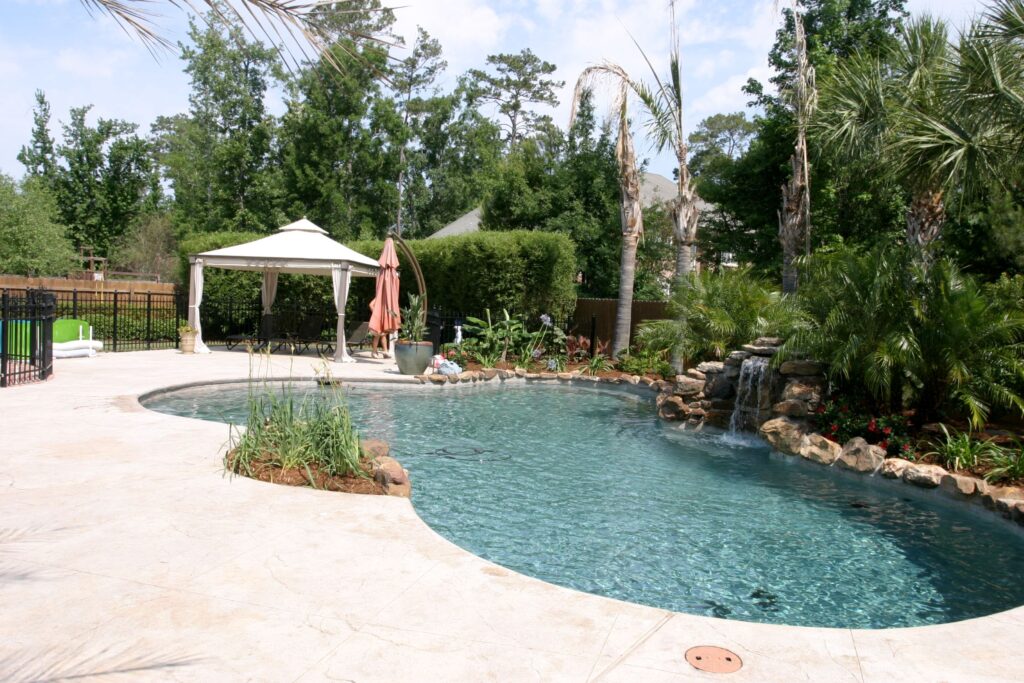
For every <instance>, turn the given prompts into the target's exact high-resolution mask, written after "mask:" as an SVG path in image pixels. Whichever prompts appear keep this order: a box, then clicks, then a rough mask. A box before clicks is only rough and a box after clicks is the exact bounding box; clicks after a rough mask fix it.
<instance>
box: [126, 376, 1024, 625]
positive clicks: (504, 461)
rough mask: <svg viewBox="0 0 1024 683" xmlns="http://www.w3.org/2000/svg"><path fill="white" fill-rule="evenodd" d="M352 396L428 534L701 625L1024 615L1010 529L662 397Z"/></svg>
mask: <svg viewBox="0 0 1024 683" xmlns="http://www.w3.org/2000/svg"><path fill="white" fill-rule="evenodd" d="M293 390H294V391H295V392H296V393H302V392H306V391H312V392H322V391H323V390H321V389H319V388H317V387H316V386H315V385H312V384H309V385H301V384H298V385H295V387H294V389H293ZM247 391H248V390H247V387H246V385H244V384H236V385H213V386H206V387H196V388H188V389H181V390H177V391H172V392H169V393H163V394H158V395H155V396H153V397H151V398H149V399H147V400H146V401H145V405H146V406H147V407H149V408H151V409H153V410H158V411H162V412H166V413H171V414H174V415H183V416H189V417H198V418H202V419H208V420H216V421H222V422H235V423H241V422H243V421H244V419H245V415H246V396H247ZM345 393H346V396H347V400H348V403H349V406H350V408H351V410H352V414H353V419H354V421H355V423H356V425H357V426H358V427H359V428H360V431H361V433H362V434H363V435H364V436H366V437H374V438H382V439H384V440H386V441H388V442H389V443H390V444H391V447H392V451H393V453H394V455H396V457H398V459H399V460H400V461H401V462H402V464H403V465H404V466H405V467H406V468H407V469H409V471H410V473H411V475H412V480H413V499H412V502H413V505H414V506H415V508H416V510H417V512H418V513H419V515H420V516H421V517H422V518H423V519H424V520H425V521H426V522H427V523H428V524H429V525H430V526H431V527H433V528H434V529H435V530H437V531H438V532H439V533H440V534H442V535H443V536H445V537H446V538H448V539H450V540H451V541H453V542H454V543H456V544H458V545H460V546H461V547H463V548H465V549H467V550H469V551H471V552H473V553H476V554H477V555H479V556H481V557H484V558H486V559H488V560H491V561H493V562H496V563H498V564H501V565H503V566H506V567H509V568H510V569H514V570H517V571H520V572H522V573H524V574H528V575H530V576H534V577H537V578H540V579H543V580H545V581H549V582H551V583H555V584H559V585H562V586H567V587H570V588H575V589H578V590H583V591H587V592H590V593H595V594H598V595H605V596H609V597H613V598H619V599H623V600H629V601H632V602H639V603H643V604H648V605H653V606H656V607H661V608H665V609H671V610H676V611H680V612H687V613H691V614H701V615H708V616H715V617H722V618H729V619H740V620H746V621H758V622H767V623H781V624H791V625H805V626H832V627H843V628H883V627H897V626H917V625H924V624H934V623H943V622H949V621H956V620H961V619H966V618H971V617H977V616H982V615H986V614H990V613H993V612H997V611H1001V610H1004V609H1009V608H1011V607H1015V606H1017V605H1020V604H1022V603H1024V581H1021V580H1020V578H1019V567H1021V566H1024V541H1022V539H1021V536H1020V535H1019V534H1017V533H1015V532H1014V530H1013V529H1012V528H1010V527H1009V526H1008V525H1006V524H1004V523H1002V522H1001V521H999V520H995V519H987V518H984V517H982V516H976V515H973V514H971V513H970V511H968V510H964V509H960V508H959V507H958V506H956V505H952V504H944V503H943V502H941V501H932V500H926V499H924V498H923V497H921V496H919V495H915V494H911V493H910V492H904V491H900V490H899V489H897V488H894V487H887V486H879V485H878V482H875V481H870V480H869V479H868V478H866V477H852V476H842V475H840V473H837V472H832V471H829V470H828V469H826V468H822V467H818V466H813V465H808V464H806V463H803V462H801V461H800V459H798V458H783V457H781V456H773V455H770V453H769V450H768V448H766V447H764V446H762V445H760V444H757V443H756V442H751V443H749V444H729V443H727V442H726V441H725V440H723V439H722V438H721V435H718V434H710V433H709V434H694V433H692V432H682V431H680V430H679V429H678V428H677V427H675V426H674V425H670V424H668V423H664V422H662V421H660V420H658V419H657V418H656V417H655V416H654V411H653V409H652V403H651V400H650V399H649V398H647V397H644V398H641V397H639V396H634V395H631V394H627V393H623V392H619V391H614V390H608V391H603V390H597V389H593V388H587V389H576V388H571V387H565V386H555V385H546V386H531V385H511V384H509V385H504V386H495V385H493V384H492V385H474V386H458V387H453V388H448V389H437V388H434V387H429V386H425V387H418V386H397V387H387V386H382V385H376V386H375V385H351V384H349V385H346V387H345ZM325 395H326V394H325Z"/></svg>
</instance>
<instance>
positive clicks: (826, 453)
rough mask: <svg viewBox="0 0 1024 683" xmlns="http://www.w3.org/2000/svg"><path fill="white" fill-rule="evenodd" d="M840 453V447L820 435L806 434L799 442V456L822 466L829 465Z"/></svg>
mask: <svg viewBox="0 0 1024 683" xmlns="http://www.w3.org/2000/svg"><path fill="white" fill-rule="evenodd" d="M842 452H843V447H842V446H840V445H839V444H837V443H836V442H835V441H829V440H828V439H826V438H825V437H823V436H822V435H821V434H807V435H805V436H804V438H803V439H801V441H800V456H801V457H803V458H807V459H808V460H812V461H814V462H818V463H821V464H822V465H831V464H832V463H834V462H835V461H836V460H837V459H838V458H839V456H840V454H842Z"/></svg>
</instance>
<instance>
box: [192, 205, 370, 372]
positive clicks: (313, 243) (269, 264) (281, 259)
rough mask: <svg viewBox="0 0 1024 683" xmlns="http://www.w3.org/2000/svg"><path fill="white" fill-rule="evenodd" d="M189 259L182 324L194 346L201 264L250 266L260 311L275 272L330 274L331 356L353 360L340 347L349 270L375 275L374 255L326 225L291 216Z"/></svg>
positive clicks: (266, 305)
mask: <svg viewBox="0 0 1024 683" xmlns="http://www.w3.org/2000/svg"><path fill="white" fill-rule="evenodd" d="M189 263H190V264H191V269H190V276H189V291H188V324H189V325H191V326H192V327H193V328H195V330H196V332H197V334H196V348H195V350H196V352H197V353H209V352H210V349H209V348H208V347H207V346H206V344H204V343H203V328H202V325H201V323H200V320H199V306H200V304H202V302H203V269H204V268H206V267H212V268H224V269H227V270H250V271H257V272H261V273H263V285H262V287H261V288H260V293H261V295H262V302H263V313H264V314H268V313H270V307H271V306H273V304H274V297H275V296H276V295H277V277H278V275H279V274H281V273H296V274H301V275H326V276H330V278H331V281H332V282H333V284H334V305H335V308H336V309H337V311H338V346H337V349H336V350H335V352H334V360H335V361H338V362H343V363H353V362H355V361H354V359H353V358H352V357H351V356H349V355H348V349H347V348H346V347H345V304H346V303H347V302H348V289H349V283H350V282H351V281H352V276H356V277H375V276H376V275H377V271H378V269H379V267H378V265H377V261H375V260H374V259H372V258H370V257H369V256H363V255H362V254H360V253H359V252H356V251H353V250H352V249H349V248H348V247H346V246H345V245H344V244H341V243H340V242H335V241H334V240H332V239H331V238H330V237H328V236H327V231H326V230H324V229H323V228H321V227H319V226H317V225H316V224H315V223H313V222H312V221H309V220H306V219H305V218H303V219H302V220H299V221H295V222H294V223H291V224H289V225H286V226H284V227H283V228H280V229H279V230H278V231H277V232H276V233H274V234H273V235H270V236H269V237H264V238H262V239H258V240H254V241H252V242H246V243H245V244H239V245H236V246H234V247H225V248H224V249H214V250H213V251H205V252H203V253H201V254H195V255H194V256H190V257H189Z"/></svg>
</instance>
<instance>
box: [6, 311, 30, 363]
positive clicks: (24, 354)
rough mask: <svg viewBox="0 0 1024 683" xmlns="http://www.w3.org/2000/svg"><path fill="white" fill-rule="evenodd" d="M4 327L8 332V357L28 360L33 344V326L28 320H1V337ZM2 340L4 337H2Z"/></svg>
mask: <svg viewBox="0 0 1024 683" xmlns="http://www.w3.org/2000/svg"><path fill="white" fill-rule="evenodd" d="M4 325H8V326H9V327H8V330H7V349H6V350H7V356H8V357H9V358H28V357H29V355H30V354H29V351H30V350H31V344H32V328H31V327H30V325H32V322H31V321H28V320H0V335H2V334H3V327H4ZM0 338H2V337H0Z"/></svg>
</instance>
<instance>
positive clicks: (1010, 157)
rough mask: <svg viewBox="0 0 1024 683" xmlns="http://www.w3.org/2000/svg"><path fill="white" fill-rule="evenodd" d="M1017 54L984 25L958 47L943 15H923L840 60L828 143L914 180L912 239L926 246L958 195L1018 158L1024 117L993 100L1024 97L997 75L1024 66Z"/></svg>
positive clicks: (997, 175)
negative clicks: (888, 39) (886, 45)
mask: <svg viewBox="0 0 1024 683" xmlns="http://www.w3.org/2000/svg"><path fill="white" fill-rule="evenodd" d="M1020 56H1021V55H1020V54H1014V53H1013V51H1004V50H998V49H996V47H995V46H994V45H993V43H992V41H990V40H989V39H988V38H985V37H982V36H981V35H980V33H979V30H978V29H975V30H973V31H971V32H970V33H968V34H967V35H965V36H964V37H963V38H962V40H961V45H960V48H959V50H956V51H954V49H953V46H952V45H951V43H950V42H949V36H948V31H947V28H946V26H945V24H944V23H943V22H941V21H938V20H934V19H931V18H928V17H924V18H919V19H915V20H913V21H911V22H909V23H908V24H907V25H906V26H905V28H904V29H903V31H902V32H901V34H900V37H899V40H898V41H896V43H895V44H894V45H893V47H892V49H890V50H889V51H888V52H886V53H885V54H883V55H881V56H877V57H876V56H872V55H859V54H858V55H855V56H854V57H853V58H851V59H849V60H847V61H846V62H844V63H842V64H841V65H839V66H838V67H837V69H836V71H835V74H834V76H833V78H832V79H830V81H828V83H827V86H826V88H824V89H823V92H822V105H823V106H822V112H821V114H822V115H821V117H820V120H819V122H818V124H817V125H818V128H819V130H820V131H821V137H822V141H823V143H824V144H826V145H828V146H830V147H832V148H833V149H835V150H837V151H838V153H839V154H841V155H845V156H847V157H850V158H854V159H865V158H867V159H869V160H872V161H874V162H875V163H876V165H877V166H878V167H880V168H887V169H889V170H890V172H891V173H892V174H893V175H894V176H895V177H896V178H897V179H898V180H899V181H900V183H901V184H902V185H903V186H904V187H905V188H906V189H907V191H908V192H909V193H910V197H911V203H910V209H909V211H908V212H907V220H906V240H907V242H908V243H909V244H911V245H914V246H915V247H916V248H917V249H918V251H919V253H926V250H927V248H928V247H929V246H930V245H931V244H932V242H934V241H935V240H936V238H938V237H939V234H940V232H941V230H942V227H943V224H944V223H945V220H946V213H947V208H948V205H949V203H950V201H951V200H952V201H953V202H955V203H958V204H960V205H961V206H962V205H963V204H964V203H965V202H967V201H969V200H970V199H971V198H973V197H977V196H979V193H980V192H982V191H983V190H984V189H985V188H986V187H987V186H992V185H996V184H999V183H1001V182H1002V181H1003V174H1002V172H1001V171H1002V170H1003V169H1007V168H1013V167H1015V166H1016V164H1017V163H1019V161H1020V160H1021V157H1022V154H1021V152H1020V151H1019V147H1014V146H1013V145H1014V143H1018V142H1020V141H1021V140H1022V139H1024V137H1022V131H1024V125H1022V124H1021V123H1020V122H1019V119H1016V118H1015V117H1009V118H1008V119H1004V118H1003V116H1005V113H1004V111H1005V109H1006V107H1004V106H1002V105H1000V104H998V103H997V104H995V105H993V102H992V100H999V99H1002V98H1004V97H1006V96H1009V98H1010V99H1019V98H1024V87H1021V82H1020V81H1017V82H1013V81H1010V82H1003V81H1001V78H1000V76H999V75H998V74H1001V73H1003V72H1004V71H1005V70H1006V69H1009V70H1010V72H1011V73H1012V71H1013V70H1014V69H1016V70H1017V71H1019V57H1020ZM993 72H997V73H993ZM993 81H996V83H993ZM993 85H997V86H998V87H996V88H993V87H992V86H993ZM1010 109H1011V110H1015V111H1016V112H1017V113H1024V109H1022V108H1021V107H1020V106H1019V105H1018V106H1015V107H1010Z"/></svg>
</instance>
